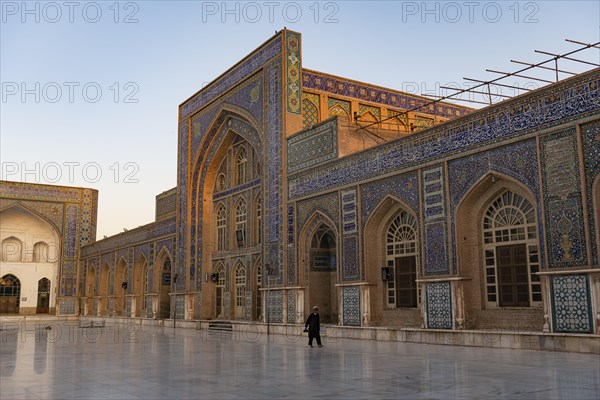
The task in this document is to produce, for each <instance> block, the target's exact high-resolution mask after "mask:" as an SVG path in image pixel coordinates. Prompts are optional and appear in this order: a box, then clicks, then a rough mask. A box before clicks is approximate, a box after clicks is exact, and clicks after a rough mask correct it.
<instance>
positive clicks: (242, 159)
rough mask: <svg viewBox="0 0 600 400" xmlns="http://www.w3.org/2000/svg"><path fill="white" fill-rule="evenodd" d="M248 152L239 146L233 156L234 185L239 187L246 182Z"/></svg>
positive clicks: (242, 146) (243, 146)
mask: <svg viewBox="0 0 600 400" xmlns="http://www.w3.org/2000/svg"><path fill="white" fill-rule="evenodd" d="M248 164H249V162H248V150H247V149H246V146H245V145H244V144H242V145H240V146H239V148H238V150H237V153H236V155H235V177H236V179H235V184H236V185H237V186H241V185H243V184H244V183H246V182H247V181H248V177H249V174H248Z"/></svg>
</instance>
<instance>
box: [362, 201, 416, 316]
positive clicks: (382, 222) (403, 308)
mask: <svg viewBox="0 0 600 400" xmlns="http://www.w3.org/2000/svg"><path fill="white" fill-rule="evenodd" d="M419 226H420V223H419V217H418V213H417V212H416V211H415V210H413V209H412V207H410V205H409V204H407V203H406V202H404V201H403V200H402V199H400V198H398V197H396V196H393V195H387V196H385V197H384V198H383V199H382V200H381V201H380V202H379V204H377V206H376V207H375V209H374V210H373V212H372V213H371V215H369V217H368V218H367V220H366V222H365V226H364V233H363V248H364V253H365V257H364V260H365V264H366V265H365V281H367V282H369V284H370V285H372V286H371V288H372V290H371V296H370V304H369V309H370V321H369V323H370V324H372V325H380V324H389V325H393V324H397V323H401V324H402V325H403V326H420V312H421V310H419V309H418V308H417V307H418V304H419V290H418V288H419V287H418V283H417V282H416V280H417V278H418V273H419V270H420V265H421V262H422V261H421V259H422V257H421V250H420V245H419V244H420V235H421V233H420V230H419ZM383 267H385V268H387V270H386V274H387V276H386V279H385V280H383V279H382V268H383Z"/></svg>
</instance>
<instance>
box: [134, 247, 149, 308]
mask: <svg viewBox="0 0 600 400" xmlns="http://www.w3.org/2000/svg"><path fill="white" fill-rule="evenodd" d="M132 284H133V295H134V298H135V310H132V312H134V313H135V314H134V316H136V317H141V316H145V315H147V314H146V313H145V312H144V311H145V310H146V294H147V291H148V260H147V259H146V256H145V255H144V253H140V254H139V255H138V257H137V259H136V260H135V263H134V264H133V282H132Z"/></svg>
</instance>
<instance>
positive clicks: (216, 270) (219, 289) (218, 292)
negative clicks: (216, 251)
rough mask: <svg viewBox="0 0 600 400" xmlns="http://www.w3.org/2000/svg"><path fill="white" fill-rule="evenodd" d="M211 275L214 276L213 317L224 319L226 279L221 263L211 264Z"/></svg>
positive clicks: (223, 266)
mask: <svg viewBox="0 0 600 400" xmlns="http://www.w3.org/2000/svg"><path fill="white" fill-rule="evenodd" d="M213 274H214V276H215V317H216V318H225V296H226V290H225V289H226V284H227V277H226V274H225V265H224V264H223V261H221V260H217V261H214V262H213Z"/></svg>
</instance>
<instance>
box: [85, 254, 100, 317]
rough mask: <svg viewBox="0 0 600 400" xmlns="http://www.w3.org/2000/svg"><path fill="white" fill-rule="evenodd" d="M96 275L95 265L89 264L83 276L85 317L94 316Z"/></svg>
mask: <svg viewBox="0 0 600 400" xmlns="http://www.w3.org/2000/svg"><path fill="white" fill-rule="evenodd" d="M97 274H98V270H97V269H96V265H95V264H94V263H91V264H90V266H89V267H88V270H87V272H86V274H85V296H86V300H85V310H84V312H85V315H96V311H95V308H96V306H95V305H96V304H97V302H96V294H97V289H96V287H97V286H98V285H97V280H98V279H97Z"/></svg>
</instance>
